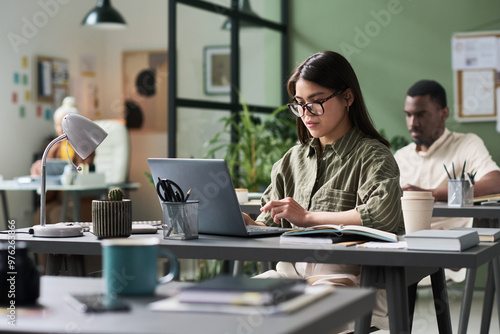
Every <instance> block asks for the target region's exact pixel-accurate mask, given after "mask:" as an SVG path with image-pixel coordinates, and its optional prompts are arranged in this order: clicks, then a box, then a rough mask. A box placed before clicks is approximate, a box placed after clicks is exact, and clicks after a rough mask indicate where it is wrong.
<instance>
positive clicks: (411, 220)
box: [401, 191, 434, 234]
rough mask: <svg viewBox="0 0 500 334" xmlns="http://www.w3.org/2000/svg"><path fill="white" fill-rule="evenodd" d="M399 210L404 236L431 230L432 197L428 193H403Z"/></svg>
mask: <svg viewBox="0 0 500 334" xmlns="http://www.w3.org/2000/svg"><path fill="white" fill-rule="evenodd" d="M401 208H402V209H403V219H404V223H405V230H406V234H409V233H412V232H416V231H420V230H429V229H430V228H431V219H432V211H433V210H434V197H433V196H432V192H430V191H404V192H403V197H401Z"/></svg>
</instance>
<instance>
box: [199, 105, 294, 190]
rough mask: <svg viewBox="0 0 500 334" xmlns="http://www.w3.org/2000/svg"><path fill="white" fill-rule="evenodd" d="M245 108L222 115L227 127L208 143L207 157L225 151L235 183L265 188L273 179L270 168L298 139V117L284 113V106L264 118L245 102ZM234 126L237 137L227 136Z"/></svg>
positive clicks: (241, 185) (239, 186)
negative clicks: (296, 123) (227, 115)
mask: <svg viewBox="0 0 500 334" xmlns="http://www.w3.org/2000/svg"><path fill="white" fill-rule="evenodd" d="M242 107H243V110H242V112H240V113H238V114H235V115H233V116H230V117H225V118H222V119H221V121H222V122H224V127H223V129H222V131H220V132H218V133H217V134H216V135H215V136H214V137H213V138H212V139H211V140H209V141H208V142H207V143H206V144H205V147H207V148H208V151H207V153H206V155H205V157H206V158H214V157H215V156H216V153H217V152H219V151H222V152H223V154H224V159H225V160H226V161H227V163H228V166H229V170H230V171H231V177H232V179H233V183H234V186H235V187H236V188H246V189H248V190H249V191H262V189H263V188H265V187H267V185H269V183H270V179H271V169H272V166H273V164H274V163H275V162H276V161H278V160H279V159H280V158H281V157H282V156H283V154H284V153H285V152H286V151H287V150H288V149H290V147H292V146H293V145H294V144H295V143H296V141H297V135H296V132H295V118H294V117H292V116H291V115H288V113H286V112H285V113H284V112H283V111H285V110H286V109H287V107H286V106H281V107H279V108H277V109H276V110H274V111H273V112H272V113H271V114H269V115H267V116H266V117H265V118H264V119H262V118H260V117H256V116H255V115H253V114H252V113H251V112H250V110H249V108H248V105H247V104H245V103H244V102H242ZM231 128H232V129H234V131H235V137H236V138H237V140H236V141H235V142H232V141H231V140H230V139H229V138H228V137H229V136H228V134H229V133H230V131H231Z"/></svg>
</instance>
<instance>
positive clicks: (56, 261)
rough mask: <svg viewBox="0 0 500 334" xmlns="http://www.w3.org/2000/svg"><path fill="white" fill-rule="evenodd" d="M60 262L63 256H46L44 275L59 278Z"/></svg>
mask: <svg viewBox="0 0 500 334" xmlns="http://www.w3.org/2000/svg"><path fill="white" fill-rule="evenodd" d="M62 260H63V255H61V254H47V268H46V269H45V272H46V274H47V275H52V276H59V273H60V271H61V266H62Z"/></svg>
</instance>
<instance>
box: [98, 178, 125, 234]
mask: <svg viewBox="0 0 500 334" xmlns="http://www.w3.org/2000/svg"><path fill="white" fill-rule="evenodd" d="M123 197H124V196H123V191H122V190H121V189H120V188H113V189H111V190H110V191H109V193H108V200H93V201H92V229H93V233H94V235H96V236H97V238H99V239H103V238H119V237H122V238H126V237H129V236H130V234H132V201H131V200H130V199H124V198H123Z"/></svg>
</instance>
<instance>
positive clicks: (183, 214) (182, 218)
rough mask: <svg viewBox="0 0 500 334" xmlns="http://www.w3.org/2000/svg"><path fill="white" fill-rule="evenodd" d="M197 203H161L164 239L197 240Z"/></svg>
mask: <svg viewBox="0 0 500 334" xmlns="http://www.w3.org/2000/svg"><path fill="white" fill-rule="evenodd" d="M198 204H199V201H187V202H161V209H162V210H163V219H162V228H163V238H164V239H181V240H187V239H198Z"/></svg>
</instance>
